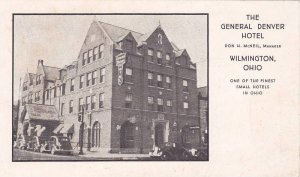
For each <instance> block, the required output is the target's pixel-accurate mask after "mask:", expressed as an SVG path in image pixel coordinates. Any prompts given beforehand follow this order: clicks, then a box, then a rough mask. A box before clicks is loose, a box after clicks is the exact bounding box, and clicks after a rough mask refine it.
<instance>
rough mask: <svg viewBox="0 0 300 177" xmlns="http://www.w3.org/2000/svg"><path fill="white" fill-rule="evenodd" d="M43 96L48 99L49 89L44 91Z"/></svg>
mask: <svg viewBox="0 0 300 177" xmlns="http://www.w3.org/2000/svg"><path fill="white" fill-rule="evenodd" d="M45 97H46V100H48V99H49V90H46V91H45Z"/></svg>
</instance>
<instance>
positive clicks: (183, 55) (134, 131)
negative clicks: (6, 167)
mask: <svg viewBox="0 0 300 177" xmlns="http://www.w3.org/2000/svg"><path fill="white" fill-rule="evenodd" d="M196 86H197V80H196V65H195V64H194V63H192V62H191V58H190V56H189V55H188V53H187V51H186V50H185V49H179V48H178V47H177V46H176V45H174V44H173V43H172V42H171V41H169V39H168V37H167V35H166V34H165V32H164V30H163V29H162V27H161V26H160V25H159V26H158V27H157V28H156V29H154V30H153V31H151V32H149V33H146V34H142V33H139V32H135V31H132V30H128V29H125V28H121V27H118V26H114V25H111V24H108V23H104V22H100V21H93V22H92V24H91V26H90V28H89V30H88V33H87V35H86V38H85V40H84V43H83V44H82V47H81V50H80V52H79V55H78V59H77V60H76V61H74V62H73V63H71V64H70V65H66V66H64V67H63V68H55V67H50V66H46V65H44V63H43V60H39V62H38V67H37V72H36V74H31V73H29V74H27V75H26V77H25V79H24V82H23V92H22V105H23V106H22V108H21V111H20V112H23V117H24V116H26V115H25V114H26V106H29V107H30V105H33V104H36V106H35V107H36V108H35V109H41V110H48V109H46V108H45V107H55V110H56V113H53V116H54V115H57V117H56V118H53V119H55V120H56V124H59V125H58V126H56V124H51V125H53V126H54V125H55V127H52V128H50V127H47V126H48V125H50V124H48V123H45V124H44V125H41V126H39V128H41V127H44V129H48V130H49V129H51V131H52V133H56V134H64V135H66V136H69V137H70V138H71V141H73V142H79V137H80V136H79V127H80V122H78V114H79V113H80V112H82V109H84V123H85V131H84V143H85V145H87V143H89V145H90V146H91V147H92V149H93V150H104V151H110V152H120V151H121V152H142V153H147V152H149V150H150V149H152V148H153V146H155V145H161V144H162V143H164V142H168V141H171V142H180V141H181V136H180V133H181V130H182V128H183V127H184V126H187V125H198V126H199V110H198V99H197V94H198V91H197V87H196ZM24 106H25V109H24ZM38 107H40V108H38ZM42 107H44V108H42ZM23 109H24V110H25V111H22V110H23ZM24 112H25V113H24ZM41 116H42V115H41ZM28 117H29V118H27V120H30V116H28ZM48 118H49V119H51V116H50V115H48ZM20 120H21V122H20V124H21V126H20V129H22V128H24V126H23V124H24V122H22V121H24V118H23V119H20ZM49 121H50V120H49ZM52 121H53V120H52ZM32 126H37V125H36V124H32ZM26 127H28V126H26ZM33 129H34V128H33ZM35 129H36V128H35ZM20 132H28V131H26V130H23V131H20ZM20 132H19V133H20Z"/></svg>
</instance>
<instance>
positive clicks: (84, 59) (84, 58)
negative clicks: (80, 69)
mask: <svg viewBox="0 0 300 177" xmlns="http://www.w3.org/2000/svg"><path fill="white" fill-rule="evenodd" d="M87 59H88V53H87V52H84V53H83V57H82V66H84V65H85V61H86V60H87Z"/></svg>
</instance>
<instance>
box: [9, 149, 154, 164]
mask: <svg viewBox="0 0 300 177" xmlns="http://www.w3.org/2000/svg"><path fill="white" fill-rule="evenodd" d="M74 160H76V161H89V160H92V161H94V160H99V161H101V160H105V161H106V160H150V159H149V157H132V155H131V156H127V157H126V155H123V156H120V155H118V154H111V157H91V156H88V155H87V156H85V155H83V156H80V155H78V154H76V153H75V154H74V155H64V154H56V155H52V154H50V153H40V152H32V151H26V150H20V149H13V161H74Z"/></svg>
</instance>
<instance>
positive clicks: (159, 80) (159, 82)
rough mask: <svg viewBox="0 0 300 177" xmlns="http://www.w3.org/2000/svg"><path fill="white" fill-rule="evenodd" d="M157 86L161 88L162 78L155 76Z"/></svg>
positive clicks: (158, 75)
mask: <svg viewBox="0 0 300 177" xmlns="http://www.w3.org/2000/svg"><path fill="white" fill-rule="evenodd" d="M157 86H158V87H162V76H161V75H160V74H157Z"/></svg>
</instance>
